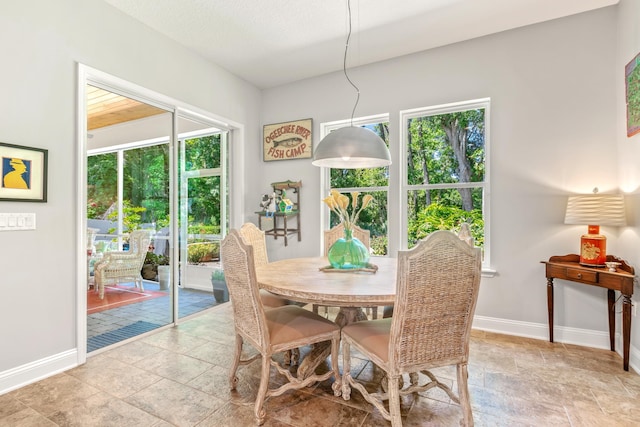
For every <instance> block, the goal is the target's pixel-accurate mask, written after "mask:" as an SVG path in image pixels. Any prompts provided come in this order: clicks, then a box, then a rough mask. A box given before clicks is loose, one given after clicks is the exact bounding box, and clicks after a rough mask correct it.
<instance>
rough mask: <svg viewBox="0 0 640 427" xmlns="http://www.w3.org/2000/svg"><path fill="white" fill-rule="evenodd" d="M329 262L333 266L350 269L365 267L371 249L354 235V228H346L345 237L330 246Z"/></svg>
mask: <svg viewBox="0 0 640 427" xmlns="http://www.w3.org/2000/svg"><path fill="white" fill-rule="evenodd" d="M328 257H329V263H330V264H331V266H332V267H333V268H338V269H342V270H349V269H354V268H364V267H366V266H367V265H368V263H369V249H367V247H366V246H365V245H364V243H362V242H361V241H360V240H358V239H356V238H355V237H353V230H351V229H347V228H345V229H344V237H341V238H340V239H338V240H336V242H335V243H334V244H333V245H331V247H330V248H329V253H328Z"/></svg>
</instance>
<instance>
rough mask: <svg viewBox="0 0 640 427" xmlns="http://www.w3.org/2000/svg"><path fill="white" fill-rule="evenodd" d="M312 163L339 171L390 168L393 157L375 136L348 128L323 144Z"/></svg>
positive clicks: (366, 131)
mask: <svg viewBox="0 0 640 427" xmlns="http://www.w3.org/2000/svg"><path fill="white" fill-rule="evenodd" d="M311 163H312V164H313V165H314V166H320V167H325V168H336V169H361V168H377V167H382V166H388V165H390V164H391V156H390V154H389V149H388V148H387V145H386V144H385V143H384V141H383V140H382V139H381V138H380V137H379V136H378V135H376V134H375V132H373V131H371V130H369V129H367V128H363V127H355V126H347V127H343V128H340V129H337V130H334V131H333V132H331V133H330V134H329V135H327V136H326V137H324V138H323V139H322V141H320V143H319V144H318V146H317V147H316V149H315V152H314V155H313V162H311Z"/></svg>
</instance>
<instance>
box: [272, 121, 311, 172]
mask: <svg viewBox="0 0 640 427" xmlns="http://www.w3.org/2000/svg"><path fill="white" fill-rule="evenodd" d="M312 126H313V120H312V119H303V120H296V121H293V122H284V123H275V124H271V125H264V128H263V137H262V149H263V151H262V153H263V160H264V161H265V162H271V161H273V160H293V159H309V158H311V154H312V149H313V140H312V139H311V136H312V133H311V129H312Z"/></svg>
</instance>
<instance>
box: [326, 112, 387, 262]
mask: <svg viewBox="0 0 640 427" xmlns="http://www.w3.org/2000/svg"><path fill="white" fill-rule="evenodd" d="M350 125H351V120H346V121H340V122H332V123H324V124H323V125H322V134H323V135H327V134H328V133H329V132H331V131H334V130H336V129H339V128H342V127H345V126H350ZM353 125H354V126H362V127H366V128H368V129H370V130H372V131H374V132H375V133H377V134H378V135H379V136H380V137H381V138H382V140H383V141H384V142H385V143H386V144H387V146H389V116H388V115H386V114H385V115H380V116H371V117H364V118H360V119H354V120H353ZM327 180H328V181H326V182H328V183H329V184H328V185H325V187H327V186H328V188H326V191H324V193H323V197H326V196H327V195H328V194H329V191H330V190H333V189H335V190H338V191H339V192H340V193H350V192H351V191H358V192H360V194H361V197H362V196H363V195H365V194H371V195H372V196H373V198H374V202H373V203H371V204H370V205H369V206H368V207H367V209H365V210H363V211H362V212H361V213H360V217H359V219H358V223H357V225H358V226H359V227H361V228H364V229H366V230H369V232H370V233H371V250H372V252H373V255H386V254H387V252H388V249H387V248H388V245H387V239H388V221H387V219H388V206H389V202H388V193H389V168H388V167H381V168H373V169H332V168H330V169H328V176H327ZM347 195H348V194H347ZM323 215H326V216H325V218H327V217H328V219H326V220H325V222H323V223H325V224H326V223H327V222H328V224H329V226H330V227H333V226H335V225H336V224H337V223H338V220H337V218H336V216H335V214H333V213H329V210H328V209H326V206H324V204H323Z"/></svg>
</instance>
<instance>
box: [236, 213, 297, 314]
mask: <svg viewBox="0 0 640 427" xmlns="http://www.w3.org/2000/svg"><path fill="white" fill-rule="evenodd" d="M240 235H241V236H242V239H243V240H244V242H245V243H246V244H248V245H251V246H253V260H254V262H255V264H256V267H258V266H261V265H264V264H267V263H268V262H269V257H268V255H267V242H266V241H265V235H264V231H262V230H260V229H259V228H258V227H256V225H255V224H254V223H252V222H247V223H244V224H242V227H240ZM260 299H262V304H263V305H264V306H265V307H270V308H273V307H282V306H283V305H289V300H288V299H286V298H283V297H281V296H279V295H276V294H274V293H271V292H269V291H266V290H264V289H260Z"/></svg>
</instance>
